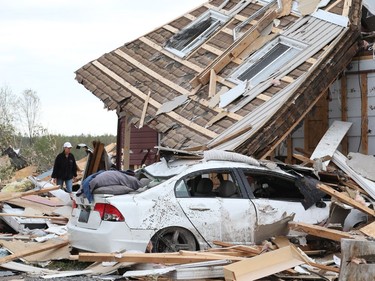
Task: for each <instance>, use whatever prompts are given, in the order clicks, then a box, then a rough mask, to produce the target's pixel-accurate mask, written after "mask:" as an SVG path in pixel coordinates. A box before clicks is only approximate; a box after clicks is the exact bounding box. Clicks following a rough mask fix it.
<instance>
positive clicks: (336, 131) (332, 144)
mask: <svg viewBox="0 0 375 281" xmlns="http://www.w3.org/2000/svg"><path fill="white" fill-rule="evenodd" d="M351 126H352V123H350V122H343V121H334V122H333V123H332V125H331V126H330V127H329V128H328V130H327V132H326V133H325V134H324V136H323V137H322V139H321V140H320V141H319V143H318V145H317V146H316V148H315V150H314V152H313V153H312V154H311V157H310V159H311V160H315V159H319V158H322V157H324V156H327V155H328V156H333V154H334V153H335V151H336V149H337V147H338V146H339V145H340V143H341V141H342V139H343V138H344V136H345V135H346V133H347V132H348V131H349V129H350V127H351ZM329 162H330V160H327V161H325V162H324V163H323V164H324V165H325V166H327V165H328V164H329ZM323 169H324V170H325V167H323Z"/></svg>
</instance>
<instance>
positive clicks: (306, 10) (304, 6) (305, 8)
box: [298, 0, 320, 16]
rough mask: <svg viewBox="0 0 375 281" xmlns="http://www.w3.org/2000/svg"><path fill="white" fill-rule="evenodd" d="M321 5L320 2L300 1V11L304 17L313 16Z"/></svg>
mask: <svg viewBox="0 0 375 281" xmlns="http://www.w3.org/2000/svg"><path fill="white" fill-rule="evenodd" d="M319 3H320V0H299V1H298V11H299V12H300V13H301V14H302V15H303V16H306V15H311V14H312V13H314V12H315V11H316V9H317V7H318V5H319Z"/></svg>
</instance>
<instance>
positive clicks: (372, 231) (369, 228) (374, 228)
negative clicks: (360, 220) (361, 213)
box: [359, 221, 375, 238]
mask: <svg viewBox="0 0 375 281" xmlns="http://www.w3.org/2000/svg"><path fill="white" fill-rule="evenodd" d="M359 231H361V232H362V233H363V234H366V235H367V236H369V237H372V238H375V221H374V222H372V223H370V224H368V225H366V226H364V227H361V228H360V229H359Z"/></svg>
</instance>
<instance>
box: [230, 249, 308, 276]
mask: <svg viewBox="0 0 375 281" xmlns="http://www.w3.org/2000/svg"><path fill="white" fill-rule="evenodd" d="M306 262H307V260H306V259H305V257H304V256H303V255H302V253H301V252H300V250H298V249H297V248H296V247H295V246H293V245H290V246H289V247H283V248H281V249H278V250H275V251H271V252H267V253H265V254H261V255H258V256H256V257H253V258H248V259H246V260H243V261H239V262H236V263H233V264H230V265H227V266H224V267H223V268H224V277H225V280H233V281H234V280H237V281H251V280H257V279H260V278H263V277H266V276H269V275H272V274H275V273H278V272H281V271H284V270H287V269H290V268H293V267H295V266H297V265H301V264H304V263H306Z"/></svg>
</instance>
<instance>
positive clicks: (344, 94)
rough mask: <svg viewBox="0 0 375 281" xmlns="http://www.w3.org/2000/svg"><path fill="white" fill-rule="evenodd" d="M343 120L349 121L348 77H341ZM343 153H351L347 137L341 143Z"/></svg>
mask: <svg viewBox="0 0 375 281" xmlns="http://www.w3.org/2000/svg"><path fill="white" fill-rule="evenodd" d="M340 81H341V90H340V94H341V120H342V121H344V122H346V121H348V96H347V78H346V76H345V75H344V76H342V77H341V80H340ZM341 151H342V153H344V154H345V155H347V154H348V152H349V143H348V136H345V137H344V138H343V139H342V141H341Z"/></svg>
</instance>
